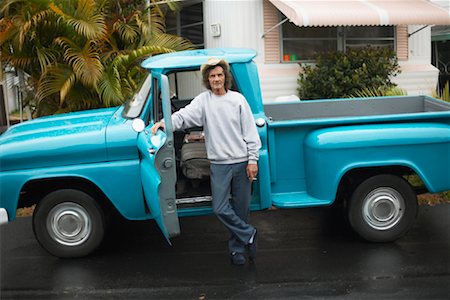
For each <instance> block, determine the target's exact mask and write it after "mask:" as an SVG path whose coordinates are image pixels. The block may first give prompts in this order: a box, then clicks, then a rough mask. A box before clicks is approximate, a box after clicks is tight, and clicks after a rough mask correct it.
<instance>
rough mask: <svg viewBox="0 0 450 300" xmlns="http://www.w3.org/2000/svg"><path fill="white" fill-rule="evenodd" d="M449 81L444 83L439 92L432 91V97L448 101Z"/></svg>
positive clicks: (449, 100)
mask: <svg viewBox="0 0 450 300" xmlns="http://www.w3.org/2000/svg"><path fill="white" fill-rule="evenodd" d="M449 84H450V83H449V82H448V81H447V83H446V84H445V86H444V88H443V89H442V90H440V91H439V92H436V91H433V97H435V98H439V99H442V100H444V101H447V102H450V86H449Z"/></svg>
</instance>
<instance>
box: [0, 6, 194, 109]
mask: <svg viewBox="0 0 450 300" xmlns="http://www.w3.org/2000/svg"><path fill="white" fill-rule="evenodd" d="M135 2H137V1H130V0H97V1H95V0H54V1H50V0H4V3H3V4H1V6H0V14H2V15H3V18H2V19H0V60H3V61H6V62H8V63H10V64H11V65H13V66H15V67H16V68H19V69H23V70H24V71H25V72H26V73H27V74H29V75H30V84H31V85H32V86H33V87H34V89H35V90H36V93H35V97H34V100H35V101H36V103H37V114H38V115H47V114H52V113H60V112H66V111H73V110H82V109H88V108H96V107H104V106H113V105H118V104H121V103H123V102H124V101H126V100H127V99H129V98H130V97H131V96H132V95H133V94H134V92H135V91H136V89H137V87H138V86H139V84H140V82H142V80H143V78H144V76H145V72H144V71H143V70H141V69H140V68H139V65H138V62H140V61H141V60H142V59H143V58H145V57H147V56H149V55H153V54H158V53H167V52H173V51H180V50H186V49H192V48H193V46H192V44H191V43H190V42H189V41H187V40H185V39H182V38H180V37H177V36H173V35H169V34H166V33H165V25H164V15H163V13H162V9H164V8H161V7H160V6H158V5H157V3H156V2H155V0H152V1H147V5H145V3H138V4H135ZM143 2H144V1H143ZM169 3H170V2H169ZM170 4H171V7H172V8H173V3H170Z"/></svg>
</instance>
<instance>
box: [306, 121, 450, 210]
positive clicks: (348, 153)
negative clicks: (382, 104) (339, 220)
mask: <svg viewBox="0 0 450 300" xmlns="http://www.w3.org/2000/svg"><path fill="white" fill-rule="evenodd" d="M304 143H305V145H304V146H305V171H306V174H307V176H306V186H307V190H308V193H309V194H310V195H312V196H313V197H316V198H319V199H321V200H326V201H333V200H334V199H335V196H336V193H337V189H338V185H339V182H340V180H341V178H342V177H343V176H344V174H345V173H346V172H348V171H350V170H352V169H356V168H364V167H381V166H405V167H409V168H411V169H413V170H414V171H415V172H416V173H417V174H418V175H419V176H420V177H421V179H422V181H423V182H424V183H425V185H426V186H427V188H428V189H429V191H430V192H440V191H445V190H449V189H450V179H449V178H450V126H449V125H445V124H436V123H405V124H371V125H354V126H343V127H333V128H324V129H319V130H315V131H312V132H311V133H309V134H308V135H307V136H306V138H305V142H304Z"/></svg>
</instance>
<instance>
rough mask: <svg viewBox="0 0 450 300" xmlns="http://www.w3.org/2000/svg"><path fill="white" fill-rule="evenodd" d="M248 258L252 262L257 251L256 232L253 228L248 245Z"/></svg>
mask: <svg viewBox="0 0 450 300" xmlns="http://www.w3.org/2000/svg"><path fill="white" fill-rule="evenodd" d="M247 247H248V257H249V258H250V259H251V260H253V259H255V258H256V250H258V231H257V230H256V228H255V233H254V234H253V240H252V242H251V243H248V245H247Z"/></svg>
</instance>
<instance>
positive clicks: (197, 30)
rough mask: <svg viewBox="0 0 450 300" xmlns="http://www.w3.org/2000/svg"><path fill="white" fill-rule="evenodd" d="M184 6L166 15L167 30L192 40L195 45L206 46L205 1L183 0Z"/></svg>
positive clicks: (198, 46)
mask: <svg viewBox="0 0 450 300" xmlns="http://www.w3.org/2000/svg"><path fill="white" fill-rule="evenodd" d="M181 4H182V6H183V7H182V8H181V10H180V11H177V12H169V13H168V14H167V15H166V28H167V30H166V32H167V33H169V34H175V35H179V36H182V37H184V38H186V39H188V40H190V41H191V42H192V43H193V44H194V45H195V47H197V48H204V47H205V40H204V36H203V2H202V1H198V0H187V1H182V2H181Z"/></svg>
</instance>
